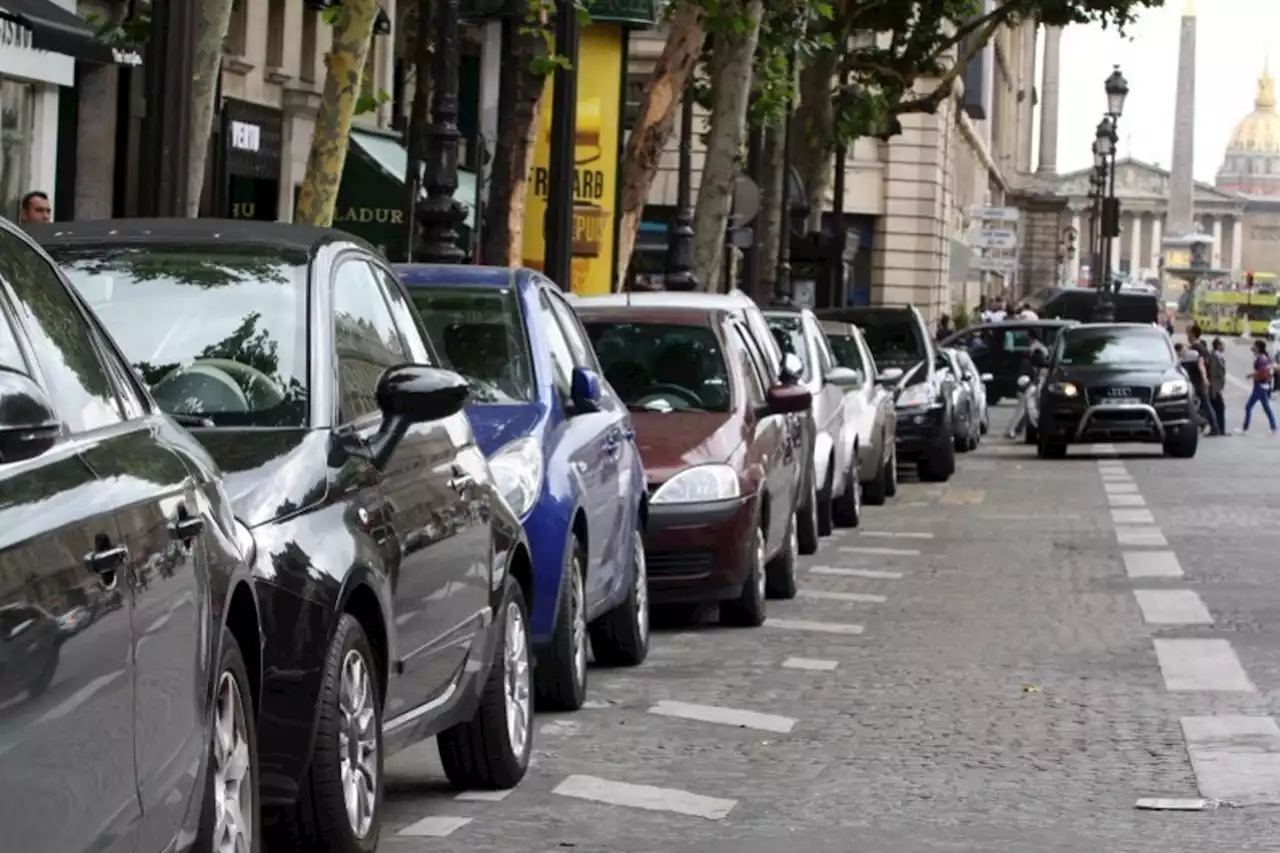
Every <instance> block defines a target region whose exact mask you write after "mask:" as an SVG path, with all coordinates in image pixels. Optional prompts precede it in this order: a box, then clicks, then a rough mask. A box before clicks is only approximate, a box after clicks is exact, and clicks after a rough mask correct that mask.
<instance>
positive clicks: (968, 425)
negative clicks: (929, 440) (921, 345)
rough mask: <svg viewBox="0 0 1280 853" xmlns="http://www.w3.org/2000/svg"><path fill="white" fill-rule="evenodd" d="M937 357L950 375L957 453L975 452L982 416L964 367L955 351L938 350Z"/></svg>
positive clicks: (979, 435)
mask: <svg viewBox="0 0 1280 853" xmlns="http://www.w3.org/2000/svg"><path fill="white" fill-rule="evenodd" d="M938 356H939V357H940V358H941V359H942V360H943V361H945V362H946V367H944V368H943V369H944V370H945V371H946V372H947V373H948V374H950V377H951V379H952V382H951V411H952V412H954V413H955V415H954V417H953V418H952V420H951V423H952V429H953V430H954V435H955V445H956V452H957V453H968V452H969V451H970V450H976V449H977V447H978V441H979V439H980V438H981V437H982V414H981V412H980V411H979V410H978V401H977V398H976V397H975V396H974V393H973V388H972V386H971V385H970V384H969V381H967V380H966V378H965V377H966V373H965V370H964V367H963V366H962V365H961V364H960V356H959V352H958V351H957V350H953V349H946V348H943V349H939V350H938Z"/></svg>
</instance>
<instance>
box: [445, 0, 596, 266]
mask: <svg viewBox="0 0 1280 853" xmlns="http://www.w3.org/2000/svg"><path fill="white" fill-rule="evenodd" d="M452 2H457V0H452ZM555 45H556V47H555V49H556V52H557V53H559V54H560V55H561V56H563V57H565V58H566V60H567V63H566V64H564V65H561V66H559V67H558V68H556V70H555V75H556V76H555V79H554V80H553V81H552V83H551V157H550V162H549V163H548V168H547V182H548V185H549V187H550V192H549V193H548V194H547V213H546V217H547V218H546V221H545V224H544V227H543V234H544V235H545V236H546V240H545V244H546V248H545V250H544V252H545V253H544V255H543V271H544V272H546V274H547V278H549V279H551V280H552V281H554V282H555V283H556V284H557V285H558V286H559V287H560V289H561V290H571V289H572V284H573V187H574V184H575V183H576V181H575V179H574V168H575V163H574V161H573V150H574V141H573V137H574V134H575V133H576V131H577V124H578V11H577V8H576V7H575V5H574V3H573V0H556V41H555Z"/></svg>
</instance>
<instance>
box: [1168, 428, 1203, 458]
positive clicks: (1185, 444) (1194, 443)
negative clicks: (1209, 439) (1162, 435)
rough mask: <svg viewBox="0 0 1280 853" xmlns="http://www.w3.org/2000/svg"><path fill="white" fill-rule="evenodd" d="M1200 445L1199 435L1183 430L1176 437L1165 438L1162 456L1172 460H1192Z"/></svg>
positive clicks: (1192, 431) (1193, 431) (1190, 430)
mask: <svg viewBox="0 0 1280 853" xmlns="http://www.w3.org/2000/svg"><path fill="white" fill-rule="evenodd" d="M1199 445H1200V435H1199V434H1198V433H1197V432H1196V431H1195V430H1193V429H1187V430H1183V431H1182V432H1180V433H1178V434H1177V435H1176V436H1173V437H1171V438H1166V439H1165V442H1164V455H1165V456H1170V457H1172V458H1174V459H1192V458H1194V457H1195V455H1196V450H1197V448H1198V447H1199Z"/></svg>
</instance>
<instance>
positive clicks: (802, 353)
mask: <svg viewBox="0 0 1280 853" xmlns="http://www.w3.org/2000/svg"><path fill="white" fill-rule="evenodd" d="M765 319H766V320H768V322H769V331H770V332H772V333H773V339H774V340H775V341H777V342H778V348H779V349H781V350H782V353H783V355H786V354H787V353H791V354H792V355H794V356H796V357H797V358H799V359H800V363H801V364H802V365H804V373H803V374H801V376H800V378H801V379H802V380H804V381H806V382H807V381H808V380H809V379H810V378H811V377H812V376H813V366H812V365H811V364H810V363H809V347H808V344H806V343H805V339H804V324H802V323H801V322H800V317H799V316H798V315H796V314H766V315H765Z"/></svg>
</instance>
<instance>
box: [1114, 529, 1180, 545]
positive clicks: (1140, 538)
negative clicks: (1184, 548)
mask: <svg viewBox="0 0 1280 853" xmlns="http://www.w3.org/2000/svg"><path fill="white" fill-rule="evenodd" d="M1116 541H1117V542H1119V543H1120V544H1121V545H1129V546H1132V547H1138V548H1141V547H1144V546H1145V547H1150V548H1163V547H1167V546H1168V545H1169V540H1167V539H1165V538H1164V534H1163V533H1161V532H1160V528H1159V527H1116Z"/></svg>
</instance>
